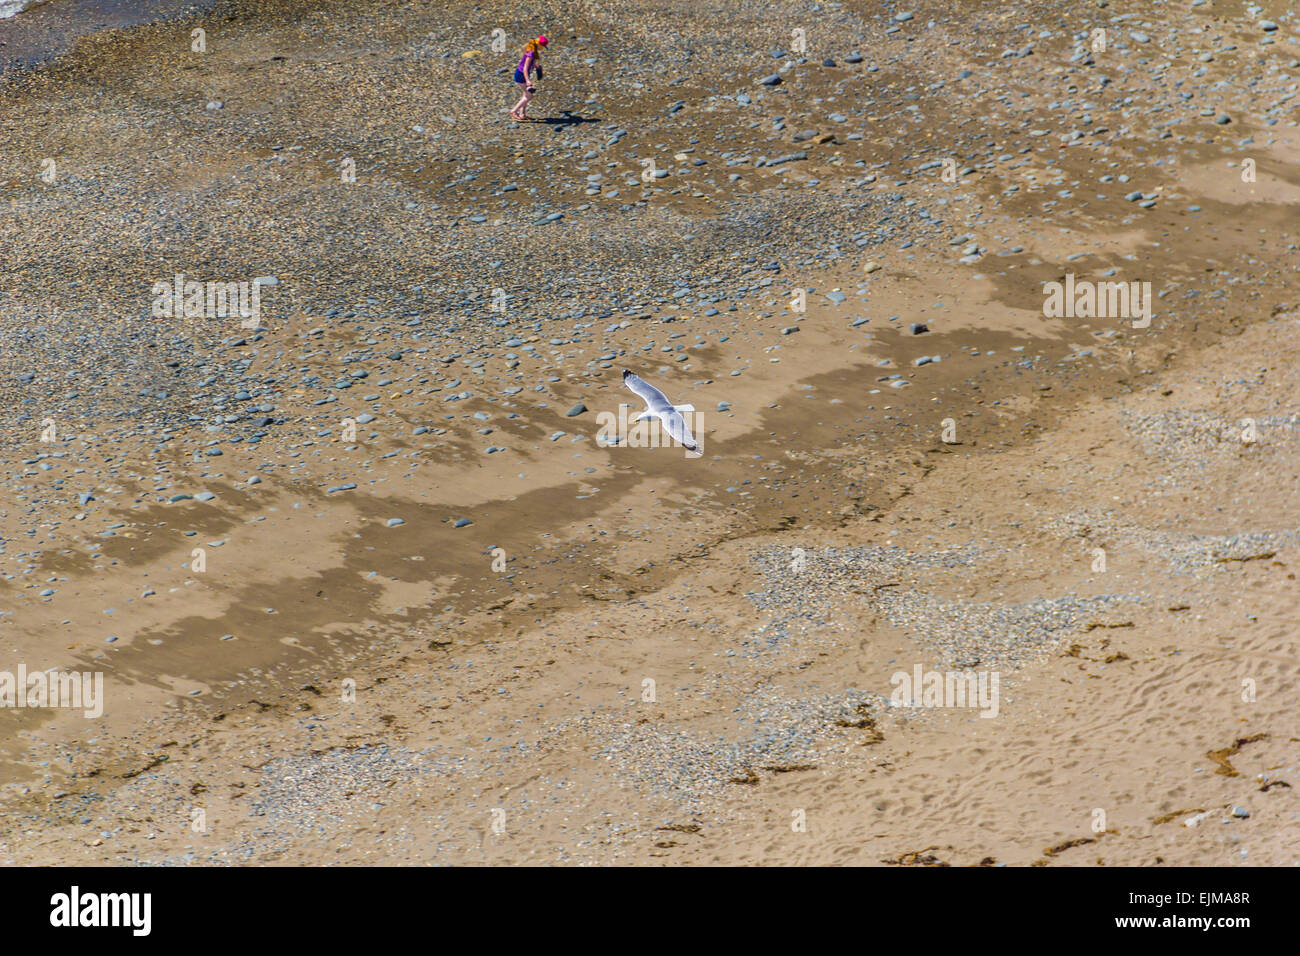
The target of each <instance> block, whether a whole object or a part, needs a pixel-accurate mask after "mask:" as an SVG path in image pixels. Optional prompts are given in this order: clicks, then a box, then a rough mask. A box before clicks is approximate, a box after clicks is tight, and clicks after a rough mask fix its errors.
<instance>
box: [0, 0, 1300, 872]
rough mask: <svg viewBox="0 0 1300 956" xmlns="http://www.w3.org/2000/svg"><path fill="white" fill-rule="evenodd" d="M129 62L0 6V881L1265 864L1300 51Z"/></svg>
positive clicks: (980, 29)
mask: <svg viewBox="0 0 1300 956" xmlns="http://www.w3.org/2000/svg"><path fill="white" fill-rule="evenodd" d="M104 16H108V14H104V13H103V11H102V10H100V9H99V8H98V7H97V6H96V5H94V4H80V3H79V0H49V2H47V3H42V4H38V5H36V6H33V7H31V8H30V9H26V10H23V11H21V12H19V13H17V14H16V15H14V16H12V17H10V18H8V19H0V44H2V45H0V82H3V96H0V130H2V131H3V137H4V141H5V143H6V149H5V150H3V151H0V202H2V203H3V207H4V208H3V214H2V215H0V250H3V254H0V416H3V420H4V422H5V427H4V428H3V429H0V489H2V491H3V494H2V496H0V497H2V500H0V705H2V706H0V811H2V812H0V863H3V864H6V865H49V864H72V863H78V864H108V865H122V866H136V865H147V866H185V865H266V864H303V865H326V864H344V865H347V864H353V865H356V864H361V865H366V864H380V863H385V864H402V865H429V864H461V865H464V864H469V865H485V864H490V865H654V866H658V865H665V866H669V865H685V866H704V865H779V866H787V865H859V866H880V867H898V866H1001V865H1008V866H1050V867H1056V866H1125V865H1127V866H1160V865H1170V866H1175V865H1198V866H1206V865H1209V866H1295V865H1297V863H1300V825H1298V824H1300V790H1298V789H1297V788H1300V721H1297V712H1296V701H1297V692H1298V691H1300V623H1298V622H1300V590H1298V589H1297V584H1296V569H1297V568H1298V567H1300V467H1297V465H1298V463H1300V278H1298V276H1297V271H1296V265H1297V262H1298V261H1300V245H1298V244H1300V238H1298V236H1297V233H1300V228H1298V227H1300V166H1298V165H1297V160H1300V127H1297V116H1298V115H1300V114H1298V112H1297V104H1300V17H1297V14H1296V10H1295V8H1294V5H1291V6H1290V7H1287V8H1282V7H1279V8H1277V9H1274V8H1272V7H1269V8H1267V9H1266V10H1264V11H1261V10H1260V9H1259V8H1257V7H1254V6H1251V5H1249V4H1245V3H1237V2H1227V0H1179V2H1177V3H1173V4H1165V3H1155V2H1151V0H1140V2H1136V3H1133V4H1124V5H1120V4H1117V3H1107V2H1106V0H1095V2H1094V0H1090V2H1082V0H1057V2H1053V3H1037V2H1030V3H1019V4H1016V5H1015V6H1014V7H1007V6H1006V5H1004V4H995V3H989V2H985V0H977V2H972V3H967V4H962V5H960V7H959V8H954V7H952V6H951V5H943V4H937V3H929V4H928V5H927V4H902V5H900V4H897V3H888V4H887V3H883V2H876V0H869V2H867V0H864V2H856V0H846V2H843V3H819V4H804V3H797V2H788V3H786V2H778V3H763V4H756V3H751V2H749V0H712V2H710V3H707V4H700V3H685V2H679V0H608V2H605V0H601V2H597V0H587V2H579V3H566V4H561V3H555V2H524V3H518V4H506V3H499V2H496V0H486V2H479V3H475V4H469V3H460V2H447V3H442V4H437V3H423V2H403V3H375V2H364V3H363V2H349V0H343V2H315V0H259V2H256V3H254V2H239V0H236V2H230V3H226V2H216V3H192V4H179V3H178V4H169V3H166V2H164V0H158V2H156V3H152V4H142V5H138V6H132V5H126V6H123V7H114V10H113V12H112V14H111V16H112V17H113V18H115V19H109V20H103V19H100V18H101V17H104ZM537 33H545V34H547V35H548V37H549V39H550V42H549V44H548V47H547V48H546V50H545V52H544V54H543V57H542V59H543V62H544V65H545V77H544V79H543V80H542V81H541V83H540V84H539V92H538V94H537V96H536V98H535V100H534V102H533V104H532V105H531V107H530V114H531V119H530V120H529V121H526V122H515V121H512V120H511V119H510V117H509V116H508V115H507V110H508V109H509V108H510V106H511V104H512V103H513V102H514V100H515V98H516V97H517V95H518V94H517V91H516V89H515V86H514V84H513V83H512V82H511V74H512V73H513V71H514V69H515V64H516V63H517V61H518V59H519V52H520V48H521V47H522V45H523V43H524V42H525V40H527V39H529V38H530V37H531V36H535V35H536V34H537ZM240 306H242V308H243V311H242V313H241V312H240ZM625 369H626V370H629V371H631V372H633V373H634V374H636V375H638V376H640V377H641V378H643V379H645V380H646V381H647V382H649V383H651V384H652V385H654V386H656V387H657V388H659V389H661V390H662V391H663V392H664V393H665V394H666V395H667V396H668V397H669V399H670V400H671V401H672V402H673V403H681V404H690V405H692V406H693V408H694V411H693V412H692V413H691V414H690V416H689V418H688V421H689V424H690V427H691V429H692V432H693V434H694V435H695V436H697V437H698V438H699V440H700V444H701V452H702V453H701V454H699V455H689V454H687V453H686V452H685V450H684V449H683V448H682V447H681V445H680V444H679V443H676V442H673V441H671V440H669V439H668V438H667V437H666V435H665V434H664V432H663V430H662V429H660V428H659V427H658V425H657V423H654V424H647V425H642V426H639V428H633V423H632V421H631V420H632V419H634V418H635V416H636V414H637V413H638V412H639V411H640V410H641V408H642V405H641V402H640V400H639V399H638V398H637V396H636V395H634V394H633V393H632V392H631V391H630V390H629V389H628V388H626V387H625V386H624V382H623V373H624V370H625ZM623 406H626V407H623ZM20 667H21V668H22V670H23V673H24V674H26V675H35V674H41V673H43V672H50V671H51V669H54V673H55V674H58V673H69V674H71V673H76V674H83V675H87V686H90V684H89V682H90V676H89V675H99V679H100V680H101V682H102V694H101V696H100V699H99V700H98V701H97V702H95V705H94V706H91V705H90V704H88V703H87V701H86V700H84V699H83V700H79V701H78V702H77V705H76V706H72V705H68V704H67V703H66V702H64V703H61V704H60V705H59V706H50V701H49V700H48V699H46V700H35V701H33V700H31V699H28V700H27V702H26V703H25V704H24V703H23V702H22V701H21V700H17V699H15V702H8V701H7V700H6V699H5V676H4V675H5V674H17V673H18V672H19V668H20ZM38 683H39V681H38ZM19 696H21V695H19ZM97 710H98V711H101V712H98V713H90V715H88V713H89V712H93V711H97Z"/></svg>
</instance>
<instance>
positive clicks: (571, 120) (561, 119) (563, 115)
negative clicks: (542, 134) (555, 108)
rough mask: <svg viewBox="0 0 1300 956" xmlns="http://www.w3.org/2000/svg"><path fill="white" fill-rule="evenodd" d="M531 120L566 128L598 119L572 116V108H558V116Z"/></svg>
mask: <svg viewBox="0 0 1300 956" xmlns="http://www.w3.org/2000/svg"><path fill="white" fill-rule="evenodd" d="M533 122H534V123H546V124H547V125H549V126H554V127H556V128H557V129H568V128H569V127H570V126H578V125H580V124H582V123H599V122H600V120H598V119H595V118H594V117H588V116H574V115H573V110H560V115H559V116H545V117H542V118H541V119H535V120H533Z"/></svg>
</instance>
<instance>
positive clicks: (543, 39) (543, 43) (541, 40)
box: [537, 37, 546, 46]
mask: <svg viewBox="0 0 1300 956" xmlns="http://www.w3.org/2000/svg"><path fill="white" fill-rule="evenodd" d="M537 45H538V46H546V37H538V38H537Z"/></svg>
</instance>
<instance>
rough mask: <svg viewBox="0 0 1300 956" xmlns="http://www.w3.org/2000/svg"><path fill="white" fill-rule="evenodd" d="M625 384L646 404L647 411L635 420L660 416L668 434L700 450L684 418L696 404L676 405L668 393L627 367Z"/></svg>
mask: <svg viewBox="0 0 1300 956" xmlns="http://www.w3.org/2000/svg"><path fill="white" fill-rule="evenodd" d="M623 384H624V385H626V386H627V387H628V388H630V389H631V390H632V391H633V393H634V394H635V395H636V396H637V397H639V398H641V399H642V400H643V401H644V402H645V404H646V408H645V411H643V412H642V413H641V414H640V415H638V416H637V417H636V418H635V419H634V421H638V422H639V421H641V420H643V419H646V418H658V419H659V420H660V421H662V422H663V423H664V428H666V429H667V430H668V434H669V435H671V436H672V437H673V438H675V439H676V440H677V441H679V442H680V443H681V444H682V445H683V446H685V448H686V450H687V451H698V450H699V447H700V446H699V445H698V444H697V443H696V441H695V439H694V438H693V437H692V436H691V430H690V429H689V428H687V427H686V419H684V418H682V412H693V411H695V406H694V405H674V404H673V403H672V402H670V401H668V396H667V395H665V394H664V393H663V392H661V391H659V389H657V388H655V387H654V386H653V385H651V384H650V383H649V382H647V381H645V379H643V378H640V377H639V376H636V375H633V374H632V373H631V372H629V371H628V370H627V369H623Z"/></svg>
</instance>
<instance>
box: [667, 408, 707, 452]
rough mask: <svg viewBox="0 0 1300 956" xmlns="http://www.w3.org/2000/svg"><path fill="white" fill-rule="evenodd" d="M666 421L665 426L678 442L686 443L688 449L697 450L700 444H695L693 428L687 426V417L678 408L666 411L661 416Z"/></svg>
mask: <svg viewBox="0 0 1300 956" xmlns="http://www.w3.org/2000/svg"><path fill="white" fill-rule="evenodd" d="M659 418H660V420H661V421H662V422H663V423H664V428H666V429H667V430H668V434H669V435H671V436H672V437H673V438H674V439H675V440H676V441H677V443H678V444H680V445H684V446H685V447H686V449H687V450H688V451H695V450H696V449H698V448H699V445H697V444H695V438H694V437H693V436H692V435H691V430H690V428H688V427H687V426H686V419H685V418H683V417H682V413H681V412H679V411H678V410H677V409H675V408H674V409H672V410H671V411H668V412H665V413H664V414H663V415H660V416H659Z"/></svg>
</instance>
